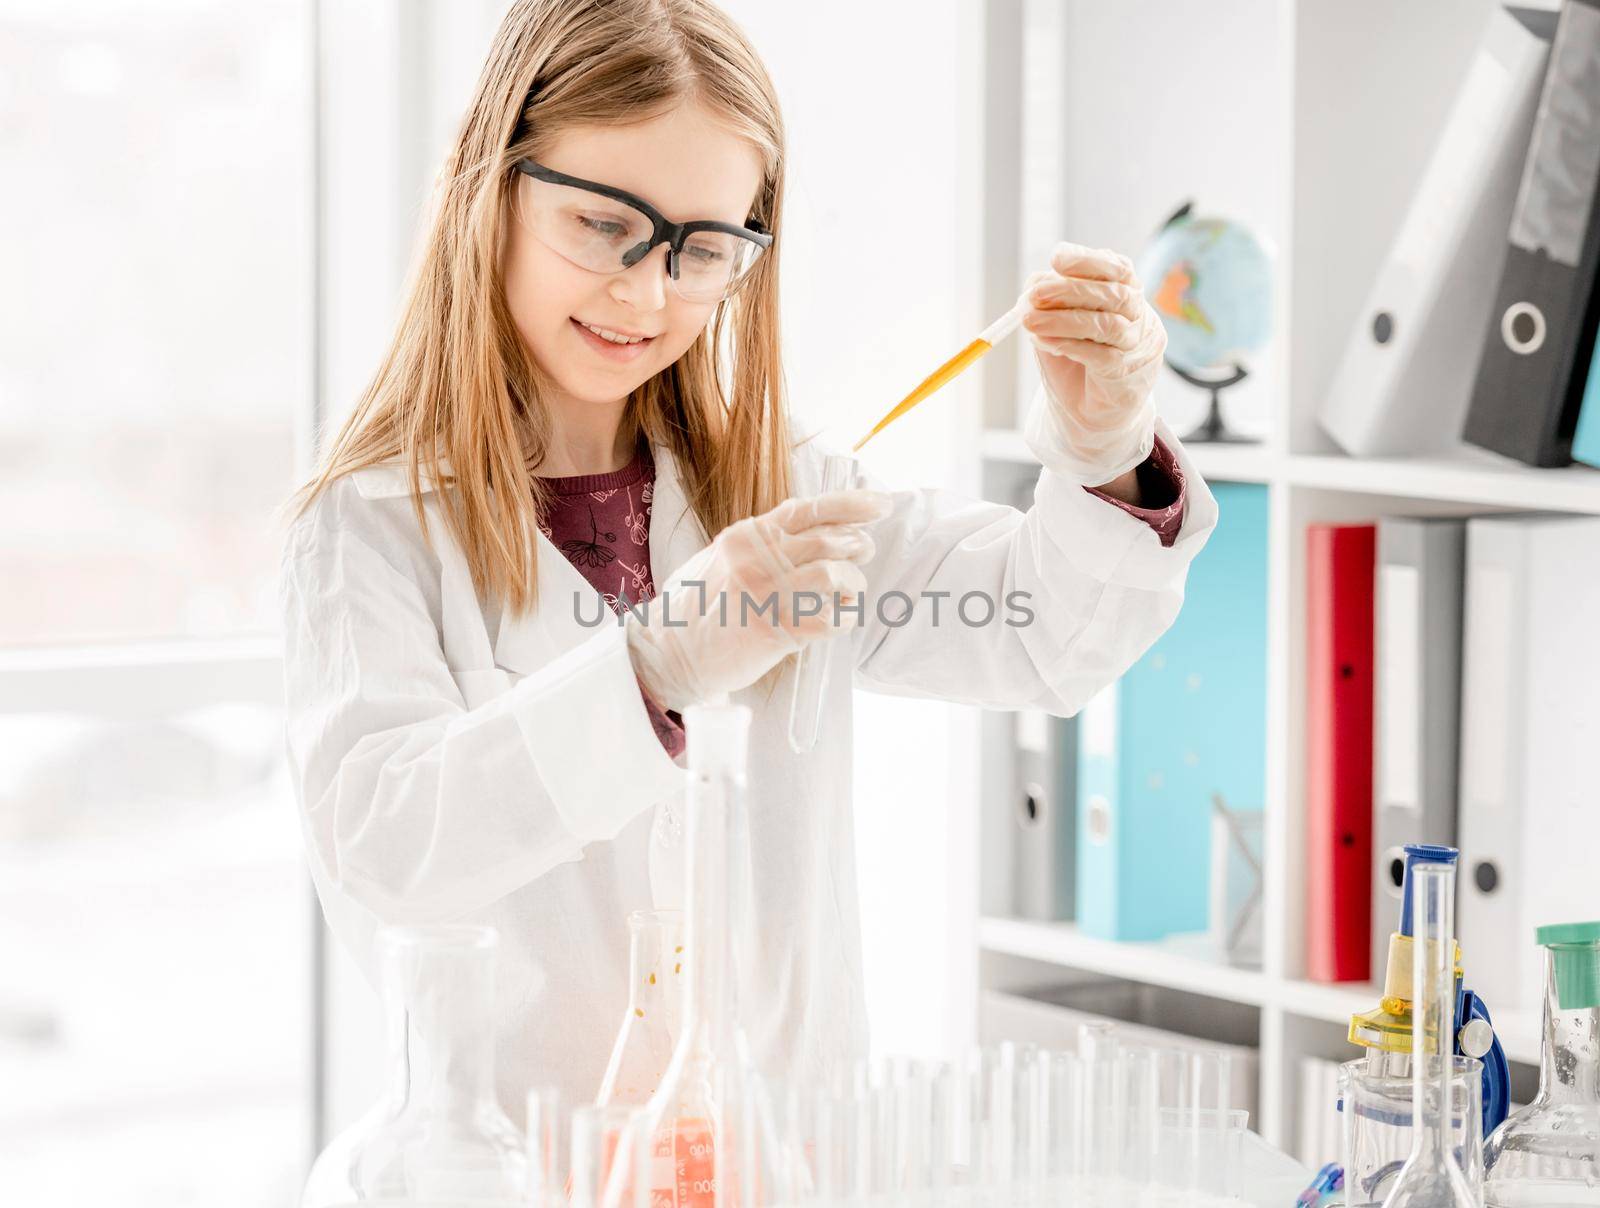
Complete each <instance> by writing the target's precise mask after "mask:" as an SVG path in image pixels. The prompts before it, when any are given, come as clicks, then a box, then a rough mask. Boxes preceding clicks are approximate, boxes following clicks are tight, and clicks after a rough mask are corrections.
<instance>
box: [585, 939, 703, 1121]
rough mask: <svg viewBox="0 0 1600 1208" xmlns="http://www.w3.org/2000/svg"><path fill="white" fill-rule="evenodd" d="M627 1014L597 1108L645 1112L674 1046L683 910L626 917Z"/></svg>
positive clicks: (680, 997) (680, 998)
mask: <svg viewBox="0 0 1600 1208" xmlns="http://www.w3.org/2000/svg"><path fill="white" fill-rule="evenodd" d="M628 936H629V941H630V948H629V958H628V1009H627V1011H626V1012H625V1013H624V1014H623V1017H622V1027H621V1029H620V1030H619V1031H618V1032H617V1042H616V1044H615V1046H613V1048H612V1050H611V1061H610V1063H609V1064H608V1065H607V1066H606V1073H605V1077H604V1078H603V1079H602V1080H601V1082H600V1093H599V1095H598V1096H596V1098H595V1102H596V1104H597V1105H598V1106H600V1107H608V1106H612V1105H623V1106H631V1107H643V1106H644V1104H645V1103H647V1102H648V1101H649V1099H650V1096H651V1095H653V1094H655V1091H656V1088H657V1087H658V1086H660V1085H661V1079H662V1077H663V1076H664V1075H665V1074H666V1072H667V1065H668V1064H669V1063H670V1062H671V1060H672V1050H673V1048H674V1046H675V1045H676V1044H677V1041H678V1023H679V1018H678V1014H679V1008H680V1006H681V1005H682V1003H683V980H684V978H685V977H686V976H687V974H686V973H685V972H684V956H685V953H684V947H685V945H684V936H683V912H682V911H681V910H635V911H634V912H633V913H632V914H630V915H629V916H628Z"/></svg>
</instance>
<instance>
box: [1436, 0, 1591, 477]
mask: <svg viewBox="0 0 1600 1208" xmlns="http://www.w3.org/2000/svg"><path fill="white" fill-rule="evenodd" d="M1597 265H1600V0H1566V3H1565V5H1564V7H1563V8H1562V10H1561V17H1560V21H1559V23H1558V24H1557V27H1556V36H1555V41H1554V44H1553V45H1552V46H1551V48H1550V66H1549V69H1548V71H1547V73H1546V75H1545V83H1544V91H1543V93H1542V95H1541V96H1540V99H1539V113H1538V116H1537V118H1535V120H1534V129H1533V143H1532V146H1531V147H1530V148H1529V151H1528V159H1527V163H1526V165H1525V166H1524V169H1523V175H1522V184H1521V187H1520V189H1519V190H1518V193H1517V204H1516V209H1515V211H1514V212H1513V214H1512V217H1511V231H1510V235H1509V246H1508V247H1507V249H1506V263H1505V268H1504V270H1503V271H1502V273H1501V277H1500V289H1499V293H1498V294H1497V296H1496V300H1495V305H1494V309H1493V310H1492V311H1491V313H1490V322H1489V332H1488V338H1487V339H1486V341H1485V342H1484V349H1483V356H1482V359H1481V360H1480V361H1479V364H1478V377H1477V381H1476V383H1475V385H1474V387H1473V393H1472V403H1471V406H1470V408H1469V409H1468V412H1467V422H1466V430H1465V433H1464V436H1465V437H1466V439H1467V440H1468V441H1469V442H1470V443H1472V444H1474V445H1478V446H1480V447H1482V448H1485V449H1489V450H1492V451H1493V452H1496V453H1503V454H1505V455H1506V456H1508V457H1514V458H1516V459H1517V460H1518V461H1521V462H1525V463H1526V464H1528V465H1531V466H1559V465H1566V464H1568V463H1569V462H1571V460H1572V432H1573V428H1574V427H1575V425H1576V424H1577V419H1578V406H1579V404H1580V402H1581V401H1582V396H1583V388H1584V375H1583V371H1584V368H1585V367H1586V366H1587V365H1588V364H1589V360H1590V357H1591V356H1592V355H1593V352H1594V344H1595V327H1596V321H1597V319H1600V310H1597V307H1596V298H1595V276H1596V267H1597Z"/></svg>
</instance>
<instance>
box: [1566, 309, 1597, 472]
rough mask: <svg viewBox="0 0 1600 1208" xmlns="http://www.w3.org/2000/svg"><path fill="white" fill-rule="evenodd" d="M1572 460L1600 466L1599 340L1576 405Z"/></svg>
mask: <svg viewBox="0 0 1600 1208" xmlns="http://www.w3.org/2000/svg"><path fill="white" fill-rule="evenodd" d="M1572 460H1573V461H1581V462H1583V463H1584V464H1585V465H1591V466H1600V340H1597V341H1596V342H1595V348H1594V353H1593V355H1592V356H1591V357H1590V358H1589V381H1588V383H1587V384H1586V385H1585V386H1584V388H1583V402H1582V403H1580V404H1579V405H1578V428H1577V431H1575V432H1574V433H1573V434H1572Z"/></svg>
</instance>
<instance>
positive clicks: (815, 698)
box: [789, 453, 859, 755]
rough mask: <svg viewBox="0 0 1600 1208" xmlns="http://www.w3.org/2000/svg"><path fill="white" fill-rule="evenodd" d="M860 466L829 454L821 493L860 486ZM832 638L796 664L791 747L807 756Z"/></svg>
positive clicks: (809, 648) (827, 604) (818, 721)
mask: <svg viewBox="0 0 1600 1208" xmlns="http://www.w3.org/2000/svg"><path fill="white" fill-rule="evenodd" d="M858 478H859V463H858V462H857V461H856V459H855V458H853V457H847V456H845V455H843V454H838V453H830V454H829V455H828V456H827V457H826V458H825V459H824V460H823V463H822V490H821V491H819V492H818V493H819V494H824V495H825V494H827V493H828V492H830V491H844V490H848V489H850V488H851V487H854V486H855V485H856V484H857V480H858ZM832 604H833V601H831V600H825V601H823V614H824V615H829V613H828V610H829V609H830V608H831V606H832ZM830 640H831V639H827V638H823V639H820V640H818V641H814V642H810V643H808V644H807V645H806V646H805V647H804V648H803V649H802V650H801V651H800V653H799V655H798V656H797V661H796V663H795V678H794V698H793V701H792V703H791V705H790V709H789V746H790V748H791V749H792V750H793V751H794V752H795V753H796V754H800V755H804V754H805V753H806V752H807V751H809V750H811V748H812V747H814V746H816V745H817V733H818V732H819V731H820V730H821V728H822V699H823V695H824V690H825V689H826V687H827V684H828V647H827V645H826V643H827V642H828V641H830Z"/></svg>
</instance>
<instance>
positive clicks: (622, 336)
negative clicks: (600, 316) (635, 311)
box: [572, 318, 655, 348]
mask: <svg viewBox="0 0 1600 1208" xmlns="http://www.w3.org/2000/svg"><path fill="white" fill-rule="evenodd" d="M572 321H573V322H574V323H576V324H577V325H578V326H579V327H581V328H583V329H584V330H585V331H587V332H589V333H590V334H591V335H593V336H595V337H597V338H598V339H601V340H604V341H605V342H606V343H607V344H615V345H616V346H617V347H619V348H628V347H631V346H633V345H636V344H648V343H650V341H651V340H653V339H655V337H654V336H646V335H639V334H637V333H633V332H626V331H618V330H617V329H616V328H614V327H601V326H600V325H599V324H597V323H585V322H584V321H583V320H582V319H577V318H575V319H573V320H572Z"/></svg>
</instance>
